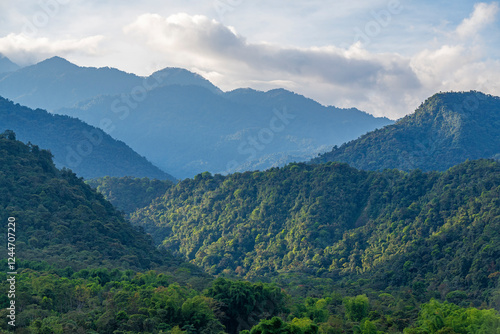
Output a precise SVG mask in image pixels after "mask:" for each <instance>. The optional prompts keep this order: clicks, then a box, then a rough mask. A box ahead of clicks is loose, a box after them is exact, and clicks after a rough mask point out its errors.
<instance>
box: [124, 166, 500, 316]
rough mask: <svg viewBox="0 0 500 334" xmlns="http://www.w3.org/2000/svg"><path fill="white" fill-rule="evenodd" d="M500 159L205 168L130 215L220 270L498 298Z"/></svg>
mask: <svg viewBox="0 0 500 334" xmlns="http://www.w3.org/2000/svg"><path fill="white" fill-rule="evenodd" d="M499 194H500V163H498V162H495V161H492V160H477V161H468V162H465V163H463V164H460V165H458V166H455V167H453V168H451V169H449V170H448V171H446V172H430V173H423V172H421V171H419V170H415V171H412V172H402V171H397V170H386V171H384V172H368V171H360V170H357V169H354V168H352V167H349V166H348V165H346V164H341V163H328V164H323V165H308V164H290V165H288V166H286V167H285V168H274V169H271V170H269V171H266V172H253V173H252V172H247V173H243V174H239V173H237V174H233V175H230V176H226V177H224V176H221V175H214V176H213V175H211V174H209V173H203V174H200V175H197V176H196V177H195V178H194V179H187V180H184V181H182V182H180V183H178V184H177V185H175V186H173V187H171V188H170V189H168V190H167V192H166V194H165V195H164V196H162V197H160V198H158V199H156V200H154V201H153V203H152V204H151V205H149V206H148V207H146V208H144V209H140V210H138V211H136V212H135V213H133V214H132V222H133V223H134V224H136V225H139V226H141V227H143V228H144V229H145V230H146V231H147V232H149V233H151V235H152V236H153V238H154V239H155V241H156V243H157V244H159V245H161V247H162V248H163V249H168V250H170V251H172V252H174V253H176V254H180V255H182V256H184V257H185V259H187V260H189V261H191V262H192V263H194V264H197V265H199V266H201V267H203V268H205V269H206V270H207V271H208V272H209V273H212V274H226V275H235V276H239V277H245V278H249V279H263V278H264V277H268V279H273V277H276V276H277V275H280V274H283V275H287V274H293V273H306V274H309V275H311V276H313V277H318V278H324V279H331V280H334V281H338V280H340V279H342V278H346V279H347V278H356V279H359V278H362V277H365V278H368V279H370V285H371V286H372V287H376V288H377V289H384V288H386V287H390V286H413V285H415V284H416V285H417V286H419V289H423V291H426V290H428V291H429V293H430V295H429V296H434V295H435V294H437V295H439V296H440V297H443V298H444V297H445V296H446V294H447V293H449V292H451V291H455V290H456V291H464V294H465V295H464V298H465V299H467V300H473V301H474V302H475V303H479V304H481V303H482V302H486V303H490V305H492V306H495V307H498V306H500V298H499V297H500V294H499V293H500V290H499V285H498V277H499V276H500V262H499V259H500V237H499V236H500V211H499V210H500V209H499V208H500V206H499V204H500V203H499V201H500V199H499V197H500V196H499Z"/></svg>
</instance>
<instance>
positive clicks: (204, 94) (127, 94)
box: [0, 57, 392, 178]
mask: <svg viewBox="0 0 500 334" xmlns="http://www.w3.org/2000/svg"><path fill="white" fill-rule="evenodd" d="M0 95H2V96H4V97H7V98H9V99H11V100H13V101H15V102H18V103H21V104H24V105H27V106H30V107H32V108H45V109H47V110H48V111H50V112H54V113H58V114H63V115H69V116H73V117H77V118H79V119H81V120H83V121H85V122H87V123H89V124H90V125H93V126H95V127H99V128H101V129H102V130H104V131H105V132H107V133H108V134H110V135H111V136H112V137H114V138H116V139H118V140H121V141H123V142H125V143H126V144H127V145H129V146H130V147H131V148H132V149H134V150H135V151H136V152H138V153H139V154H141V155H143V156H145V157H146V158H147V159H148V160H150V161H151V162H152V163H154V164H155V165H157V166H158V167H160V168H161V169H163V170H164V171H167V172H168V173H170V174H172V175H174V176H176V177H180V178H183V177H192V176H194V175H196V174H197V173H200V172H203V171H210V172H213V173H229V172H234V171H245V170H254V169H261V170H262V169H266V168H269V167H273V166H282V165H284V164H285V163H287V162H290V161H300V160H308V159H310V158H312V157H314V156H316V155H317V154H318V153H320V152H324V151H326V150H328V149H329V148H330V147H331V146H332V145H340V144H341V143H343V142H345V141H347V140H351V139H354V138H356V137H358V136H360V135H362V134H364V133H366V132H367V131H370V130H373V129H375V128H380V127H383V126H384V125H387V124H391V123H392V121H391V120H389V119H386V118H375V117H373V116H371V115H369V114H367V113H364V112H362V111H359V110H357V109H339V108H335V107H325V106H322V105H320V104H318V103H317V102H315V101H313V100H310V99H307V98H305V97H303V96H300V95H298V94H294V93H292V92H289V91H286V90H283V89H277V90H271V91H268V92H260V91H255V90H251V89H237V90H234V91H231V92H226V93H224V92H222V91H221V90H220V89H219V88H217V87H216V86H214V85H213V84H211V83H210V82H209V81H207V80H205V79H204V78H202V77H201V76H199V75H197V74H194V73H191V72H189V71H187V70H183V69H178V68H166V69H164V70H161V71H157V72H155V73H153V74H152V75H151V76H148V77H139V76H136V75H134V74H129V73H125V72H121V71H118V70H116V69H110V68H99V69H96V68H86V67H79V66H76V65H74V64H71V63H70V62H68V61H66V60H64V59H62V58H59V57H54V58H51V59H48V60H45V61H42V62H40V63H38V64H35V65H33V66H28V67H25V68H22V69H19V70H18V71H15V72H12V73H5V74H3V75H0ZM159 143H161V144H160V147H161V149H158V144H159Z"/></svg>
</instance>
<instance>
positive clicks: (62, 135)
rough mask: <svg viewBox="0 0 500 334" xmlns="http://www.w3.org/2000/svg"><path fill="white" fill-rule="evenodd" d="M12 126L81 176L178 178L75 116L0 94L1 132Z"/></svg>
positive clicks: (19, 134) (61, 165)
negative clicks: (41, 107) (26, 104)
mask: <svg viewBox="0 0 500 334" xmlns="http://www.w3.org/2000/svg"><path fill="white" fill-rule="evenodd" d="M5 130H13V131H14V132H15V133H16V134H17V138H18V139H20V140H22V141H24V142H28V141H29V142H32V143H37V144H38V145H39V146H40V147H41V148H43V149H49V150H50V151H51V152H52V154H53V155H54V160H55V163H56V165H57V167H59V168H62V167H66V168H70V169H72V170H73V171H74V172H75V173H76V174H77V175H78V176H81V177H84V178H96V177H103V176H135V177H145V176H147V177H149V178H156V179H162V180H165V179H168V180H175V178H174V177H172V176H171V175H169V174H167V173H165V172H163V171H162V170H160V169H159V168H158V167H156V166H154V165H153V164H151V163H150V162H149V161H147V160H146V159H145V158H144V157H141V156H140V155H139V154H137V153H136V152H134V151H133V150H132V149H131V148H130V147H128V146H127V145H126V144H125V143H123V142H120V141H117V140H115V139H113V138H111V137H110V136H109V135H107V134H106V133H104V132H103V131H102V130H100V129H98V128H95V127H92V126H90V125H88V124H86V123H84V122H82V121H80V120H78V119H76V118H71V117H68V116H61V115H53V114H49V113H48V112H46V111H45V110H41V109H37V110H32V109H30V108H27V107H22V106H20V105H19V104H14V103H13V102H11V101H9V100H6V99H4V98H2V97H0V132H3V131H5Z"/></svg>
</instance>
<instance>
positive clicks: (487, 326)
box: [404, 299, 500, 334]
mask: <svg viewBox="0 0 500 334" xmlns="http://www.w3.org/2000/svg"><path fill="white" fill-rule="evenodd" d="M421 308H422V309H421V311H420V314H419V316H418V320H417V324H416V326H415V327H413V328H408V329H406V330H405V331H404V332H405V333H407V334H421V333H422V334H423V333H425V334H431V333H456V334H473V333H474V334H476V333H477V334H480V333H481V334H498V333H500V314H498V312H496V311H495V310H478V309H476V308H472V307H469V308H461V307H459V306H457V305H454V304H450V303H447V302H443V303H440V302H438V301H436V300H434V299H433V300H431V301H430V302H429V303H425V304H423V305H422V307H421Z"/></svg>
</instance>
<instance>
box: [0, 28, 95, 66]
mask: <svg viewBox="0 0 500 334" xmlns="http://www.w3.org/2000/svg"><path fill="white" fill-rule="evenodd" d="M103 39H104V37H103V36H91V37H86V38H83V39H65V40H51V39H49V38H45V37H39V38H34V37H28V36H26V35H25V34H9V35H7V36H5V37H2V38H0V53H1V54H4V55H5V56H7V57H8V58H9V59H11V60H13V61H14V62H16V63H17V64H19V65H29V64H33V63H35V62H38V61H40V60H43V59H46V58H48V57H52V56H63V57H64V56H67V55H69V54H74V53H77V54H83V55H87V56H96V55H98V54H99V46H100V43H101V42H102V40H103Z"/></svg>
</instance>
